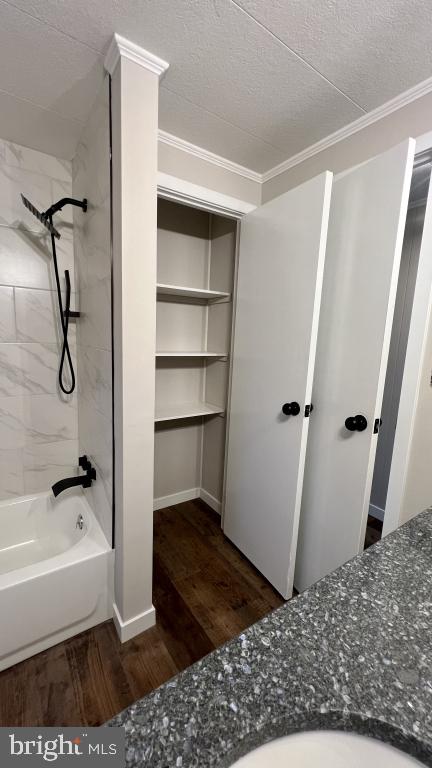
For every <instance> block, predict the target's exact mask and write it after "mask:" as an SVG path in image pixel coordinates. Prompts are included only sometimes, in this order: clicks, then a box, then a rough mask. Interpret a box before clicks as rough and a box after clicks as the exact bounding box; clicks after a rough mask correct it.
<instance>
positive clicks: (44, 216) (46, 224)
mask: <svg viewBox="0 0 432 768" xmlns="http://www.w3.org/2000/svg"><path fill="white" fill-rule="evenodd" d="M21 200H22V201H23V203H24V205H25V207H26V208H27V209H28V210H29V211H30V213H32V214H33V216H36V218H37V220H38V221H40V222H41V224H43V225H44V227H46V228H47V230H48V232H50V234H51V235H54V237H56V238H57V240H60V233H59V232H58V231H57V230H56V228H55V226H54V225H53V223H52V221H51V220H50V219H49V217H48V216H47V214H46V213H41V212H40V211H38V209H37V208H35V207H34V205H33V204H32V203H31V202H30V200H27V198H26V197H24V195H21Z"/></svg>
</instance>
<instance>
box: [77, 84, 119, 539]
mask: <svg viewBox="0 0 432 768" xmlns="http://www.w3.org/2000/svg"><path fill="white" fill-rule="evenodd" d="M108 110H109V103H108V82H107V81H105V83H104V87H103V89H102V90H101V92H100V94H99V98H98V99H97V100H96V102H95V104H94V106H93V109H92V111H91V114H90V118H89V121H88V123H87V125H86V127H85V129H84V132H83V134H82V137H81V141H80V143H79V145H78V149H77V153H76V156H75V158H74V161H73V194H74V197H82V196H83V195H86V196H87V197H88V200H89V207H88V212H87V213H86V214H85V215H83V214H82V213H81V212H80V211H79V210H74V248H75V264H76V275H77V285H78V287H79V297H80V311H81V313H82V316H81V318H80V322H79V324H78V325H77V357H78V368H79V383H78V432H79V452H80V453H85V454H87V455H88V456H90V457H91V460H92V462H93V464H94V466H95V468H96V472H97V477H98V482H97V483H94V484H93V485H92V487H91V488H89V489H88V491H87V493H86V498H87V500H88V502H89V504H90V505H91V507H92V509H93V511H94V513H95V515H96V517H97V519H98V520H99V523H100V524H101V527H102V529H103V531H104V533H105V536H106V537H107V539H108V541H111V527H112V479H113V478H112V471H113V470H112V455H113V446H112V355H111V243H110V165H109V118H108Z"/></svg>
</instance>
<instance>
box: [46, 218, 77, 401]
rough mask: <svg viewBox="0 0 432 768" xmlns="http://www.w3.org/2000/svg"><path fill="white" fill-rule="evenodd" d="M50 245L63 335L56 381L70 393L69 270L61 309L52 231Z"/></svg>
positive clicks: (73, 377) (66, 392)
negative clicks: (66, 370)
mask: <svg viewBox="0 0 432 768" xmlns="http://www.w3.org/2000/svg"><path fill="white" fill-rule="evenodd" d="M49 220H50V222H51V224H52V216H50V217H49ZM51 247H52V255H53V262H54V273H55V281H56V288H57V298H58V305H59V312H60V323H61V331H62V336H63V342H62V352H61V357H60V365H59V372H58V383H59V387H60V389H61V391H62V392H64V394H65V395H71V394H72V392H73V391H74V389H75V371H74V367H73V362H72V357H71V353H70V349H69V342H68V332H69V312H70V298H71V284H70V276H69V270H68V269H65V282H66V297H65V310H64V311H63V301H62V295H61V286H60V276H59V270H58V264H57V250H56V244H55V236H54V234H53V233H52V232H51ZM66 358H67V363H68V367H69V373H70V384H69V385H68V384H67V382H66V383H65V378H64V376H65V359H66Z"/></svg>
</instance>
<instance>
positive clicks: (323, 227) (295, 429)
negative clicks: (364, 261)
mask: <svg viewBox="0 0 432 768" xmlns="http://www.w3.org/2000/svg"><path fill="white" fill-rule="evenodd" d="M331 187H332V174H331V173H329V172H326V173H323V174H321V175H320V176H317V177H316V178H314V179H312V180H310V181H308V182H306V183H305V184H302V185H301V186H299V187H297V188H295V189H293V190H290V191H289V192H286V193H285V194H283V195H281V196H280V197H278V198H275V199H274V200H271V201H270V202H268V203H266V204H265V205H263V206H262V207H260V208H258V209H256V210H255V211H253V212H252V213H249V214H247V215H246V216H245V217H244V218H243V219H242V223H241V233H240V253H239V265H238V279H237V304H236V322H235V336H234V345H233V361H232V382H231V405H230V421H229V435H228V448H227V450H228V453H227V462H226V467H227V469H226V490H225V511H224V522H223V526H224V532H225V534H226V535H227V536H228V538H230V539H231V540H232V541H233V542H234V543H235V544H236V545H237V546H238V548H239V549H240V550H241V551H242V552H243V553H244V554H245V555H246V557H248V558H249V559H250V560H251V561H252V563H254V565H255V566H256V567H257V568H258V569H259V570H260V571H261V572H262V573H263V574H264V576H266V578H267V579H268V580H269V581H270V582H271V583H272V584H273V585H274V586H275V588H276V589H277V590H278V591H279V592H280V593H281V594H282V595H283V596H284V597H286V598H288V597H290V596H291V593H292V584H293V576H294V563H295V553H296V546H297V531H298V520H299V514H300V503H301V494H302V484H303V470H304V460H305V451H306V442H307V434H308V426H309V421H310V419H309V418H307V417H305V415H304V409H305V405H307V404H309V403H310V396H311V390H312V380H313V371H314V363H315V351H316V340H317V333H318V318H319V309H320V301H321V289H322V280H323V271H324V260H325V246H326V239H327V226H328V216H329V207H330V196H331ZM293 401H294V402H297V403H299V405H300V413H299V414H298V415H296V416H294V415H291V416H285V415H283V413H282V412H281V408H282V405H283V404H284V403H288V402H293Z"/></svg>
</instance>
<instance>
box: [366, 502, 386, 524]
mask: <svg viewBox="0 0 432 768" xmlns="http://www.w3.org/2000/svg"><path fill="white" fill-rule="evenodd" d="M369 514H370V516H371V517H374V518H375V520H381V522H384V509H381V507H377V506H376V505H375V504H369Z"/></svg>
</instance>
